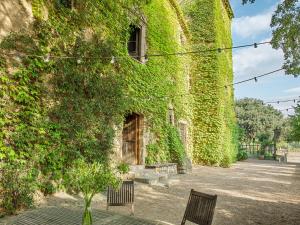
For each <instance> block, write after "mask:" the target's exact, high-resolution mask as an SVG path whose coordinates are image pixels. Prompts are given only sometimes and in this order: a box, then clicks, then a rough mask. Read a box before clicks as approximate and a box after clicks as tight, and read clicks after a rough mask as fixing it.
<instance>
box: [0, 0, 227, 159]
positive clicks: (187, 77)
mask: <svg viewBox="0 0 300 225" xmlns="http://www.w3.org/2000/svg"><path fill="white" fill-rule="evenodd" d="M220 1H222V3H223V4H222V6H223V10H224V12H223V15H224V23H225V26H228V27H229V26H230V20H231V18H232V10H231V8H230V5H229V2H228V0H220ZM170 2H171V1H170ZM178 3H180V4H188V1H187V0H178ZM165 7H169V8H170V11H173V13H172V17H174V18H175V19H174V21H175V22H174V24H173V25H174V27H176V29H177V34H176V37H174V39H175V41H176V43H177V44H178V45H179V46H181V49H183V50H184V49H188V45H189V40H188V39H189V37H188V36H187V33H186V31H185V28H186V27H183V24H182V21H181V20H182V19H183V18H179V17H180V15H179V14H178V12H176V9H175V8H174V6H173V5H172V4H168V1H167V0H166V4H165ZM32 21H33V15H32V8H31V4H30V1H27V0H1V2H0V40H1V39H2V38H3V37H5V36H6V35H7V34H8V33H10V32H17V31H19V30H21V29H30V23H31V22H32ZM143 21H145V23H142V24H141V36H139V38H140V41H141V51H140V55H139V57H140V61H141V63H146V60H147V59H146V58H145V57H144V56H145V53H146V52H147V35H149V36H150V35H155V34H151V33H149V32H148V30H147V25H146V24H147V23H149V22H150V23H151V21H148V20H147V14H145V15H144V18H143ZM180 21H181V22H180ZM227 35H231V34H227ZM221 47H224V46H221ZM228 57H231V55H229V56H228ZM228 61H229V62H231V58H230V59H229V60H228ZM229 64H230V63H229ZM182 67H183V68H184V69H183V70H184V72H182V80H183V81H182V82H184V83H185V84H184V87H185V90H184V92H185V93H190V92H191V86H192V85H193V84H192V81H191V74H190V73H191V67H192V62H191V59H190V58H189V57H188V56H187V57H186V58H184V59H182ZM192 102H193V101H189V102H188V103H184V104H182V106H181V107H187V108H189V107H188V106H190V104H192ZM177 107H178V106H177ZM135 113H136V114H137V115H139V116H138V118H137V119H136V121H137V122H136V124H135V128H134V129H136V130H137V131H136V132H137V133H138V134H137V135H136V138H137V139H138V145H139V147H138V148H139V150H138V153H136V154H137V156H136V161H135V162H134V163H133V164H145V158H146V157H147V150H146V147H147V145H148V144H151V143H153V142H155V141H156V138H157V137H156V136H155V134H153V133H151V131H150V127H151V126H150V124H149V123H150V122H149V120H148V118H147V117H146V116H144V115H143V114H141V113H140V112H135ZM187 114H188V116H186V117H183V118H176V116H175V113H174V107H173V105H172V103H171V102H170V103H169V110H168V112H167V114H166V120H167V121H169V123H170V124H173V125H174V126H176V127H177V128H178V131H179V133H180V135H181V139H182V142H183V144H184V146H185V149H186V152H187V155H188V156H189V157H190V158H191V157H192V152H193V129H192V128H193V122H192V114H193V113H192V111H189V112H187ZM124 124H125V123H124ZM124 124H123V125H122V124H121V125H119V126H116V127H115V130H116V138H115V145H114V154H113V156H112V157H113V161H115V162H117V161H122V160H124V148H127V147H126V146H127V145H124V140H125V139H124ZM128 124H129V125H130V124H131V125H132V126H133V125H134V122H133V120H132V121H129V122H128ZM132 139H133V138H132ZM129 141H130V140H129ZM129 141H128V142H129ZM136 144H137V142H136ZM124 146H125V147H124Z"/></svg>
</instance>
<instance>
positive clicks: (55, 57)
mask: <svg viewBox="0 0 300 225" xmlns="http://www.w3.org/2000/svg"><path fill="white" fill-rule="evenodd" d="M270 43H271V42H261V43H254V44H247V45H239V46H233V47H224V48H213V49H207V50H198V51H187V52H173V53H160V54H147V55H144V56H142V57H147V58H149V57H164V56H182V55H193V54H199V53H205V52H219V53H221V52H222V51H225V50H232V49H237V48H246V47H250V46H253V45H254V46H258V45H265V44H270ZM0 53H1V54H2V55H6V56H10V55H12V56H23V57H37V58H43V59H44V58H45V57H48V58H49V59H50V58H53V59H73V58H78V57H76V56H55V55H50V54H47V56H43V55H35V54H26V53H23V52H18V53H16V52H3V51H0ZM127 57H128V55H126V56H125V55H124V56H115V59H119V58H127ZM81 58H82V59H84V58H85V59H97V58H98V59H110V58H111V56H91V57H89V56H84V57H81Z"/></svg>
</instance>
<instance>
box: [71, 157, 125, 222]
mask: <svg viewBox="0 0 300 225" xmlns="http://www.w3.org/2000/svg"><path fill="white" fill-rule="evenodd" d="M119 183H120V181H119V179H118V178H117V177H116V175H115V173H114V172H113V170H112V169H111V168H110V167H109V166H108V165H104V164H101V163H98V162H94V163H87V162H85V161H84V160H77V161H76V162H75V164H74V166H73V167H72V168H71V169H70V170H69V171H68V172H67V173H66V176H65V185H66V187H67V188H68V189H69V190H70V191H74V192H77V193H78V192H82V194H83V196H84V212H83V216H82V225H91V224H92V213H91V203H92V199H93V197H94V196H95V194H97V193H99V192H103V191H105V190H106V188H107V186H113V187H115V188H117V187H118V185H119Z"/></svg>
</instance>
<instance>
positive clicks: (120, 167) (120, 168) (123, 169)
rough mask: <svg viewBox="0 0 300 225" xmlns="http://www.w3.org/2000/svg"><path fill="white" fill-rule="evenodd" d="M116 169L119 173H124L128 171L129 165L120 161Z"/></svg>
mask: <svg viewBox="0 0 300 225" xmlns="http://www.w3.org/2000/svg"><path fill="white" fill-rule="evenodd" d="M117 169H118V171H119V172H120V173H121V174H126V173H128V172H129V169H130V168H129V165H128V164H127V163H124V162H122V163H120V164H119V165H118V167H117Z"/></svg>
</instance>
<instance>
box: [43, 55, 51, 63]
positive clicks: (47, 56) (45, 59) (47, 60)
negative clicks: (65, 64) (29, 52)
mask: <svg viewBox="0 0 300 225" xmlns="http://www.w3.org/2000/svg"><path fill="white" fill-rule="evenodd" d="M49 61H50V55H49V54H47V55H46V56H45V57H44V62H49Z"/></svg>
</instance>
